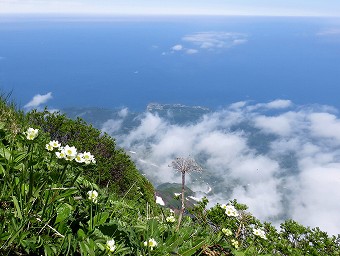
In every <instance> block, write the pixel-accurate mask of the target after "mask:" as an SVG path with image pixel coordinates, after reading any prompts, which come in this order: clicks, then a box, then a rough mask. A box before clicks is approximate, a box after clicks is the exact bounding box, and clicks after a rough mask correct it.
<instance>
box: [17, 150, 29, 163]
mask: <svg viewBox="0 0 340 256" xmlns="http://www.w3.org/2000/svg"><path fill="white" fill-rule="evenodd" d="M26 157H28V154H27V153H26V152H21V153H18V154H17V156H15V159H14V162H15V163H20V162H21V161H22V160H24V159H25V158H26Z"/></svg>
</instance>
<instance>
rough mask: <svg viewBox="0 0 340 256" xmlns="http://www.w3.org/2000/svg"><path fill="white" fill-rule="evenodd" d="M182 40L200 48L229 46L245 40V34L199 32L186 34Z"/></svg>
mask: <svg viewBox="0 0 340 256" xmlns="http://www.w3.org/2000/svg"><path fill="white" fill-rule="evenodd" d="M182 40H183V41H185V42H189V43H192V44H193V45H196V46H198V47H199V48H201V49H216V48H230V47H233V46H236V45H240V44H244V43H246V42H247V36H246V35H245V34H241V33H230V32H214V31H211V32H199V33H194V34H189V35H186V36H184V37H183V38H182Z"/></svg>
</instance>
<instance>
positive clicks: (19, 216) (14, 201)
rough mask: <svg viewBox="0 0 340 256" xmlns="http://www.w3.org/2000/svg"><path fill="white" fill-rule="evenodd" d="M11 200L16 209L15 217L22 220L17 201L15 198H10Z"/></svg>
mask: <svg viewBox="0 0 340 256" xmlns="http://www.w3.org/2000/svg"><path fill="white" fill-rule="evenodd" d="M12 199H13V203H14V206H15V209H16V212H17V216H18V218H19V219H22V214H21V210H20V207H19V202H18V199H17V198H16V196H12Z"/></svg>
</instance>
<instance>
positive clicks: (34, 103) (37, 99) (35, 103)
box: [24, 92, 53, 109]
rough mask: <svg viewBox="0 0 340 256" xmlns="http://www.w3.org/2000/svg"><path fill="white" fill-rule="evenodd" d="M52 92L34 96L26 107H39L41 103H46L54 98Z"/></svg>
mask: <svg viewBox="0 0 340 256" xmlns="http://www.w3.org/2000/svg"><path fill="white" fill-rule="evenodd" d="M52 98H53V97H52V92H49V93H46V94H43V95H41V94H37V95H35V96H34V97H33V99H32V100H31V101H30V102H28V103H27V104H26V105H25V106H24V108H25V109H33V108H39V107H40V105H42V104H44V103H46V102H47V101H49V100H50V99H52Z"/></svg>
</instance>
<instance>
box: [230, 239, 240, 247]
mask: <svg viewBox="0 0 340 256" xmlns="http://www.w3.org/2000/svg"><path fill="white" fill-rule="evenodd" d="M230 242H231V245H232V246H234V247H235V249H238V247H239V244H238V241H237V240H235V239H231V240H230Z"/></svg>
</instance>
